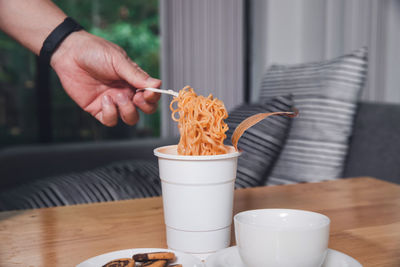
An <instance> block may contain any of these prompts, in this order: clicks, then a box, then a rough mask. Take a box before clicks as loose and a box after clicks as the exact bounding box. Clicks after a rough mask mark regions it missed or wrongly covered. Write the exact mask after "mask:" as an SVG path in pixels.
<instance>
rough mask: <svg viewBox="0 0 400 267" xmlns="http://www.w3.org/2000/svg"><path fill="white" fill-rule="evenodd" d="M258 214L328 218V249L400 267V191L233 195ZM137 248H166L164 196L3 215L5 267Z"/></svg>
mask: <svg viewBox="0 0 400 267" xmlns="http://www.w3.org/2000/svg"><path fill="white" fill-rule="evenodd" d="M258 208H295V209H305V210H312V211H316V212H320V213H323V214H325V215H327V216H329V217H330V218H331V237H330V243H329V247H330V248H332V249H336V250H339V251H342V252H344V253H346V254H348V255H350V256H352V257H354V258H356V259H357V260H358V261H360V262H361V263H362V264H363V265H364V267H369V266H371V267H373V266H388V267H399V266H400V186H398V185H394V184H391V183H387V182H383V181H379V180H376V179H372V178H353V179H343V180H336V181H329V182H322V183H311V184H298V185H286V186H273V187H258V188H251V189H240V190H236V192H235V203H234V213H237V212H239V211H243V210H248V209H258ZM139 247H166V242H165V229H164V223H163V212H162V200H161V198H159V197H157V198H147V199H136V200H126V201H118V202H108V203H96V204H87V205H77V206H67V207H57V208H47V209H39V210H26V211H12V212H1V213H0V266H74V265H76V264H78V263H79V262H81V261H83V260H85V259H87V258H89V257H92V256H95V255H99V254H102V253H106V252H110V251H114V250H120V249H127V248H139Z"/></svg>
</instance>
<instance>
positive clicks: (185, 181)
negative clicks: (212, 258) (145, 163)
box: [154, 145, 240, 257]
mask: <svg viewBox="0 0 400 267" xmlns="http://www.w3.org/2000/svg"><path fill="white" fill-rule="evenodd" d="M154 154H155V155H156V156H157V157H158V164H159V172H160V179H161V187H162V198H163V205H164V219H165V225H166V234H167V245H168V248H170V249H173V250H177V251H182V252H186V253H191V254H198V256H200V257H201V254H204V255H206V254H208V253H212V252H215V251H217V250H220V249H223V248H226V247H228V246H229V245H230V236H231V224H232V208H233V193H234V185H235V179H236V168H237V158H238V157H239V155H240V153H239V152H238V151H236V150H235V149H234V148H233V147H228V153H226V154H221V155H210V156H185V155H178V153H177V146H176V145H171V146H164V147H159V148H157V149H155V150H154Z"/></svg>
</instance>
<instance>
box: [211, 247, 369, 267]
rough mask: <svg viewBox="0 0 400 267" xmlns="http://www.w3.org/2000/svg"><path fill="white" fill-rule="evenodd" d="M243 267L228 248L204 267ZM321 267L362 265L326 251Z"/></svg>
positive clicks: (236, 253)
mask: <svg viewBox="0 0 400 267" xmlns="http://www.w3.org/2000/svg"><path fill="white" fill-rule="evenodd" d="M227 266H229V267H245V266H244V264H243V262H242V260H241V259H240V256H239V252H238V250H237V247H236V246H234V247H229V248H226V249H223V250H221V251H218V252H217V253H215V254H213V255H211V256H210V257H208V258H207V260H206V267H227ZM321 267H362V265H361V264H360V263H359V262H358V261H356V260H355V259H353V258H352V257H350V256H347V255H346V254H343V253H341V252H339V251H336V250H333V249H328V255H327V256H326V259H325V262H324V264H323V265H322V266H321Z"/></svg>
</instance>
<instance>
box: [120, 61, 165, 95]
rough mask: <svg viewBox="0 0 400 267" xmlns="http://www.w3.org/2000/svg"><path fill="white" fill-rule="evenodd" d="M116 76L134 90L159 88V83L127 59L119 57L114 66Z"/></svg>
mask: <svg viewBox="0 0 400 267" xmlns="http://www.w3.org/2000/svg"><path fill="white" fill-rule="evenodd" d="M115 70H116V71H117V74H118V75H119V76H120V77H121V78H122V79H124V80H125V81H126V82H128V83H129V84H130V85H132V86H133V87H135V88H138V89H141V88H146V87H159V86H160V85H161V81H160V80H159V79H155V78H152V77H150V75H149V74H147V73H146V72H145V71H144V70H142V69H141V68H140V67H139V66H138V64H136V63H135V62H133V61H132V60H131V59H130V58H128V57H121V58H120V60H119V62H116V64H115Z"/></svg>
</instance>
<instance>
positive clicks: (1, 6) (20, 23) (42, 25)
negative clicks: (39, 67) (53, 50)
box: [0, 0, 66, 55]
mask: <svg viewBox="0 0 400 267" xmlns="http://www.w3.org/2000/svg"><path fill="white" fill-rule="evenodd" d="M65 18H66V15H65V13H64V12H63V11H62V10H61V9H59V8H58V7H57V6H56V5H55V4H54V3H53V2H51V1H50V0H0V29H1V30H2V31H4V32H5V33H7V34H8V35H10V36H11V37H13V38H14V39H16V40H17V41H18V42H20V43H21V44H22V45H23V46H25V47H26V48H28V49H29V50H31V51H32V52H34V53H35V54H37V55H38V54H39V52H40V49H41V47H42V44H43V41H44V40H45V39H46V37H47V36H48V35H49V34H50V32H51V31H52V30H54V28H56V27H57V25H59V24H60V23H61V22H62V21H63V20H64V19H65Z"/></svg>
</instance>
